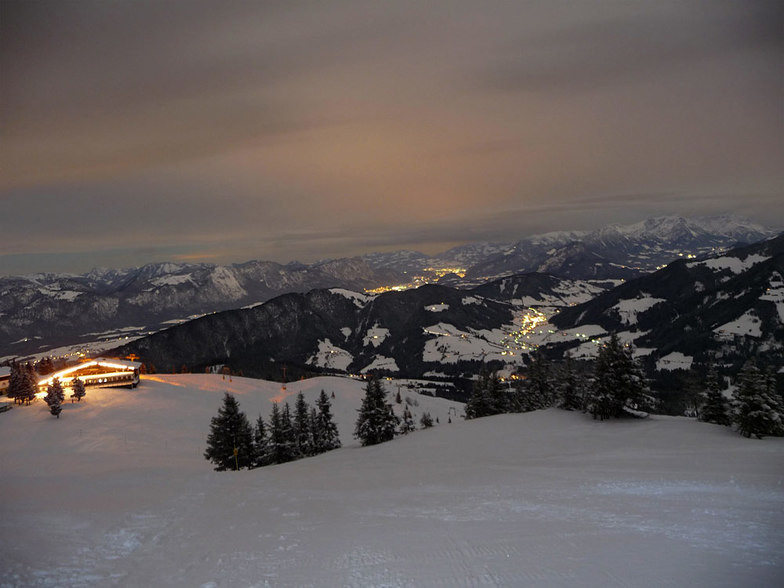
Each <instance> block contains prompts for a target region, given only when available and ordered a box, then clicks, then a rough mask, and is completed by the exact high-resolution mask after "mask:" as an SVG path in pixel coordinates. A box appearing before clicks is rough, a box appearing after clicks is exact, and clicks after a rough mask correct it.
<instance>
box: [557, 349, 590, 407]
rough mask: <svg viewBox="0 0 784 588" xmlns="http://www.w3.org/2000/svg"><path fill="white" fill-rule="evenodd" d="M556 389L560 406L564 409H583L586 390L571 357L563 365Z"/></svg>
mask: <svg viewBox="0 0 784 588" xmlns="http://www.w3.org/2000/svg"><path fill="white" fill-rule="evenodd" d="M556 391H557V396H558V408H561V409H563V410H582V408H583V402H584V393H585V391H584V388H583V383H582V380H581V379H580V378H579V376H578V374H577V370H576V369H575V367H574V361H572V358H571V357H567V358H566V360H565V361H564V363H563V366H562V367H561V370H560V377H559V378H558V382H557V384H556Z"/></svg>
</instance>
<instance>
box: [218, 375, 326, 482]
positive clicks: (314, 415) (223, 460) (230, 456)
mask: <svg viewBox="0 0 784 588" xmlns="http://www.w3.org/2000/svg"><path fill="white" fill-rule="evenodd" d="M338 447H340V436H339V435H338V429H337V425H336V424H335V423H334V421H333V417H332V404H331V402H330V399H329V397H328V396H327V394H326V392H324V390H322V391H321V394H320V395H319V398H318V400H317V401H316V406H315V407H311V406H310V405H309V404H308V403H307V402H306V401H305V397H304V396H303V394H302V393H301V392H300V393H299V394H298V395H297V400H296V402H295V404H294V410H293V412H292V410H291V408H290V406H289V403H288V402H286V403H285V404H284V405H283V407H282V408H281V406H280V405H279V404H278V403H277V402H276V403H273V405H272V412H271V413H270V416H269V419H268V420H267V421H266V422H265V421H264V419H263V418H262V416H261V415H259V417H258V419H257V420H256V423H255V426H251V425H250V423H249V422H248V419H247V417H246V416H245V413H243V412H242V411H241V410H240V408H239V404H238V403H237V400H236V399H235V398H234V396H233V395H231V394H229V393H228V392H226V394H225V395H224V397H223V405H222V406H221V408H220V409H219V410H218V414H217V415H216V416H214V417H213V418H212V420H211V422H210V433H209V435H208V436H207V450H206V451H205V452H204V458H205V459H207V460H209V461H211V462H212V463H213V464H214V466H215V470H216V471H225V470H239V469H244V468H247V469H253V468H258V467H264V466H268V465H273V464H279V463H286V462H289V461H294V460H296V459H301V458H303V457H309V456H312V455H318V454H320V453H324V452H327V451H330V450H332V449H337V448H338Z"/></svg>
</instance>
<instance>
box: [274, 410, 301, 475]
mask: <svg viewBox="0 0 784 588" xmlns="http://www.w3.org/2000/svg"><path fill="white" fill-rule="evenodd" d="M280 439H281V441H282V444H281V445H280V447H279V449H278V455H279V456H280V461H279V462H278V463H286V462H288V461H294V460H295V459H299V458H300V457H302V455H301V454H300V452H299V449H298V447H297V434H296V431H295V430H294V422H293V420H292V418H291V407H290V406H289V403H288V402H286V403H285V404H284V405H283V410H281V411H280Z"/></svg>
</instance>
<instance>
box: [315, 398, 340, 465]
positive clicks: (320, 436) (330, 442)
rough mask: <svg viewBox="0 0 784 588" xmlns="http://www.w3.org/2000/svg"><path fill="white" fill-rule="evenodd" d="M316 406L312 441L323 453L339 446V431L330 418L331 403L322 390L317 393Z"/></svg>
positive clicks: (319, 451) (317, 449) (318, 450)
mask: <svg viewBox="0 0 784 588" xmlns="http://www.w3.org/2000/svg"><path fill="white" fill-rule="evenodd" d="M316 406H317V407H318V413H317V415H316V424H315V425H314V427H313V429H314V437H315V438H317V440H316V441H315V443H314V444H315V445H316V451H317V452H318V453H323V452H325V451H331V450H333V449H337V448H338V447H340V433H339V432H338V427H337V425H336V424H335V422H334V421H333V420H332V403H331V402H330V400H329V397H328V396H327V394H326V392H324V390H322V391H321V394H319V397H318V400H317V401H316Z"/></svg>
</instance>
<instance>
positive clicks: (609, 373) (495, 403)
mask: <svg viewBox="0 0 784 588" xmlns="http://www.w3.org/2000/svg"><path fill="white" fill-rule="evenodd" d="M693 387H694V389H695V390H696V391H695V392H693V393H692V399H691V404H692V411H693V416H697V418H698V420H700V421H703V422H709V423H716V424H719V425H725V426H734V427H735V429H736V430H737V431H738V432H739V433H740V434H741V435H743V436H744V437H752V436H754V437H757V438H762V437H764V436H784V402H782V398H781V396H780V395H779V394H778V393H777V390H776V378H775V375H774V374H773V373H771V372H769V373H767V374H766V373H764V372H762V371H761V370H760V369H759V368H758V367H757V366H756V365H755V364H754V362H753V361H749V362H747V364H746V365H745V367H744V368H743V369H742V370H741V372H740V374H739V376H738V379H737V382H736V386H735V389H734V390H733V392H732V395H731V397H728V396H727V395H726V393H725V386H724V382H723V381H722V379H721V377H720V376H719V375H718V373H717V372H716V370H715V369H709V370H708V373H707V376H706V378H705V380H704V382H702V383H701V384H696V383H695V384H693ZM553 406H556V407H559V408H562V409H565V410H581V411H583V412H585V413H588V414H590V415H592V416H593V418H594V419H599V420H605V419H609V418H619V417H622V416H634V417H645V416H647V415H648V414H649V413H656V412H659V408H660V401H659V399H657V398H656V397H655V395H654V394H653V393H652V392H651V389H650V386H649V384H648V380H647V378H646V377H645V373H644V370H643V368H642V367H641V365H640V364H639V362H638V361H637V360H636V359H635V358H634V357H633V349H632V347H631V346H630V345H623V344H622V343H621V342H620V340H619V339H618V337H617V336H616V335H615V334H613V335H611V337H610V339H609V341H608V342H607V343H605V344H604V345H603V346H602V347H601V349H600V350H599V353H598V355H597V357H596V359H595V360H594V361H593V362H592V364H589V365H587V366H585V365H583V366H581V368H580V369H578V368H577V367H576V365H575V362H573V361H572V360H571V359H569V358H567V359H566V360H565V361H564V362H562V363H561V364H558V365H555V364H552V363H551V362H549V361H548V360H547V359H546V358H545V357H544V356H543V355H542V354H541V353H539V352H537V353H536V354H535V355H534V356H533V357H532V359H531V363H530V365H529V369H528V373H527V377H525V378H524V379H517V380H514V381H511V382H506V383H504V382H501V381H500V379H499V378H498V377H497V375H496V374H494V373H487V372H484V373H482V374H480V376H479V378H478V379H477V380H475V381H474V385H473V388H472V392H471V396H470V398H469V399H468V402H467V403H466V407H465V415H466V419H473V418H479V417H483V416H489V415H494V414H501V413H510V412H528V411H532V410H538V409H542V408H549V407H553Z"/></svg>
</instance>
